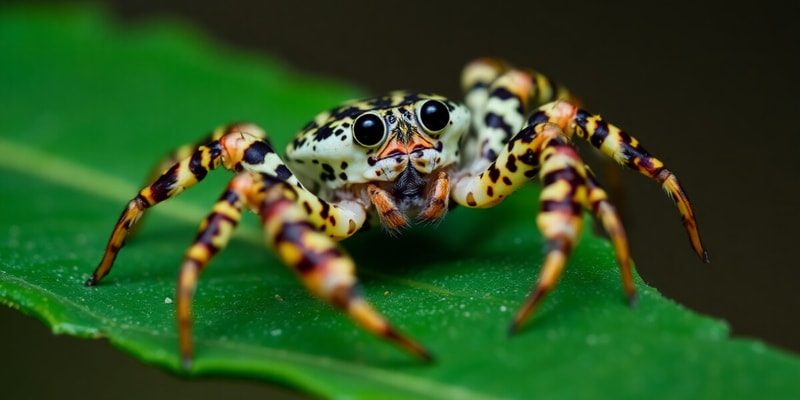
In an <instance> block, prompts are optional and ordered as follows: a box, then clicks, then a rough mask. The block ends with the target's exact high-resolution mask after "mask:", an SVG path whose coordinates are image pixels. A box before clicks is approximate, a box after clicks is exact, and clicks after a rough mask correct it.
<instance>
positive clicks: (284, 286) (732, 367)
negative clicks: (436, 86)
mask: <svg viewBox="0 0 800 400" xmlns="http://www.w3.org/2000/svg"><path fill="white" fill-rule="evenodd" d="M2 11H3V12H2V13H0V54H4V55H5V56H4V60H3V62H0V88H2V89H1V90H0V104H1V105H2V107H0V171H2V175H0V176H2V186H0V192H1V193H2V194H1V195H0V196H1V198H2V199H3V207H2V208H0V218H1V219H2V221H3V223H2V225H0V299H1V300H2V302H3V303H5V304H7V305H9V306H11V307H14V308H18V309H20V310H21V311H22V312H24V313H26V314H30V315H32V316H35V317H37V318H39V319H41V320H42V321H43V322H45V323H46V324H48V325H49V326H50V327H51V328H52V330H53V332H54V333H57V334H61V333H66V334H70V335H75V336H78V337H85V338H107V339H108V340H109V341H110V342H111V343H113V344H114V345H115V346H117V347H119V348H121V349H123V350H124V351H126V352H129V353H130V354H131V355H133V356H134V357H137V358H139V359H141V360H143V361H145V362H147V363H151V364H153V365H157V366H159V367H161V368H164V369H167V370H169V371H172V372H174V373H178V374H182V373H183V372H182V371H181V370H180V368H179V363H178V352H177V336H176V327H175V322H174V313H175V310H174V305H173V304H170V299H171V298H173V297H174V294H173V293H174V288H175V278H176V275H177V266H178V265H179V262H180V259H181V257H182V254H183V251H184V249H185V247H186V246H187V245H188V243H189V242H190V240H191V239H192V238H193V236H194V232H195V230H196V229H197V226H198V225H199V222H200V221H201V220H202V218H203V217H204V216H205V214H206V213H207V212H208V210H209V209H210V206H211V204H213V201H214V200H215V199H216V197H217V195H218V194H219V193H221V191H222V189H223V188H224V185H225V181H226V179H227V178H228V177H229V176H230V175H228V174H225V173H223V172H219V173H216V174H213V176H212V177H210V178H209V179H208V180H207V181H206V182H204V183H203V184H202V185H199V187H197V188H196V189H193V190H191V191H190V192H188V193H187V194H185V195H183V196H182V197H181V198H180V199H176V200H174V201H170V202H168V203H167V204H164V205H162V206H159V207H156V208H155V209H154V210H152V212H151V214H152V215H151V217H150V218H148V221H147V223H146V224H145V226H144V227H143V229H142V231H141V232H140V234H139V236H137V237H136V238H135V239H134V240H131V241H130V243H129V244H128V246H127V247H126V248H125V249H124V250H123V251H122V253H121V255H120V257H119V259H118V260H117V263H116V266H115V268H114V270H113V271H112V273H111V274H110V275H109V276H108V277H107V278H106V279H105V280H104V281H103V284H101V285H99V286H97V287H92V288H87V287H85V286H83V282H84V281H85V279H86V278H87V277H88V275H89V274H90V273H91V271H92V270H93V268H94V266H95V265H96V262H97V261H98V260H99V259H100V257H101V255H102V251H103V249H104V246H105V241H106V240H107V237H108V236H107V235H108V234H109V233H110V230H111V228H112V226H113V224H114V222H115V221H116V217H117V216H118V215H119V212H120V211H121V209H122V207H123V206H124V204H125V202H126V201H127V200H129V199H130V198H131V197H132V196H133V195H134V194H135V193H136V191H137V189H138V186H139V185H140V184H141V183H143V181H142V180H143V178H144V175H145V173H146V171H148V169H149V168H150V167H151V166H152V165H153V164H154V163H155V162H156V160H158V159H159V157H160V156H162V155H164V154H165V153H166V152H167V151H169V150H170V149H172V148H174V147H177V146H178V145H182V144H184V143H188V142H191V141H193V140H195V139H197V138H199V137H200V135H201V134H202V133H203V132H206V131H208V130H209V129H210V128H212V127H214V126H217V125H219V124H222V123H226V122H231V121H235V120H249V121H254V122H256V123H258V124H260V125H261V126H264V127H266V128H267V130H268V131H269V132H270V134H271V136H272V137H273V141H274V142H275V143H276V144H279V145H283V144H285V143H287V142H288V141H289V140H290V139H291V136H292V133H293V132H294V131H296V130H297V129H298V128H299V127H301V126H303V125H304V123H305V122H306V121H307V120H309V119H310V118H311V117H313V116H314V115H315V114H316V112H318V111H320V110H323V109H326V108H328V107H330V106H333V105H336V104H337V103H338V102H340V101H342V100H344V99H346V98H351V97H354V96H357V95H359V94H360V91H358V90H356V89H354V88H353V87H351V86H346V85H342V84H335V83H333V82H330V81H326V80H323V79H318V78H312V77H309V76H305V75H302V76H301V75H299V74H297V73H295V72H292V71H290V70H288V69H287V68H286V67H285V66H283V65H281V64H280V63H278V62H276V61H275V60H270V59H267V58H265V57H263V56H259V57H255V56H252V55H246V54H241V53H234V52H231V51H226V50H223V49H220V48H219V47H218V46H214V45H211V44H209V43H208V40H207V39H206V38H204V37H203V36H202V35H200V34H198V33H196V32H193V31H192V30H191V29H190V28H188V27H186V26H182V25H179V24H177V23H174V22H172V23H168V24H161V25H150V26H147V27H144V28H140V29H135V30H132V29H128V30H125V31H121V30H119V29H117V28H115V27H113V26H111V25H110V24H109V22H108V20H107V19H106V18H105V17H104V15H102V14H100V13H97V12H93V11H87V10H73V9H57V10H48V11H44V10H25V9H4V10H2ZM453 79H457V77H453ZM537 194H538V192H537V191H536V189H535V188H534V187H530V188H526V189H524V190H522V191H520V193H518V194H515V195H514V196H512V197H511V198H509V199H508V200H507V201H506V202H504V203H503V204H501V205H500V206H498V207H495V208H493V209H489V210H468V209H456V210H454V211H453V212H452V213H450V215H449V216H448V218H447V219H446V220H445V221H444V222H443V223H442V224H440V225H439V226H438V227H417V228H414V229H412V230H409V231H407V232H404V233H403V235H401V236H400V237H397V238H391V237H388V236H386V235H385V234H383V233H382V232H380V231H379V230H375V231H373V232H368V233H365V234H363V235H357V236H356V237H354V238H352V239H348V240H347V241H346V242H344V245H345V246H346V247H347V249H348V250H349V251H350V252H351V253H352V254H353V256H354V258H355V259H356V261H357V263H358V265H359V275H360V277H361V279H362V282H363V286H364V288H365V295H366V296H367V298H368V299H369V300H370V301H371V302H372V303H373V304H374V305H375V306H376V307H377V308H378V309H380V310H382V312H384V313H385V314H386V315H387V317H389V319H391V320H392V321H393V322H394V323H395V324H396V325H397V326H399V327H401V328H402V329H403V330H404V331H406V332H407V333H409V334H410V335H412V336H413V337H415V338H416V339H418V340H419V341H421V342H422V343H424V344H425V345H426V346H428V347H429V348H430V349H431V350H432V351H433V352H434V354H435V356H436V362H435V363H434V364H432V365H424V364H420V363H418V362H417V361H415V360H414V359H411V358H410V357H408V356H407V355H406V354H404V353H401V352H400V351H398V350H397V349H395V348H393V347H392V346H390V345H388V344H386V343H384V342H382V341H380V340H378V339H375V338H373V337H371V336H370V335H368V334H366V333H364V332H362V331H360V330H359V329H357V328H356V327H355V326H354V325H352V324H351V323H350V322H349V320H347V319H346V318H344V317H343V316H341V315H339V314H337V313H336V312H335V311H333V310H332V309H330V308H329V307H327V306H326V305H324V304H321V303H319V302H317V301H316V300H314V299H312V298H311V297H310V296H309V295H308V294H306V292H304V290H303V289H302V287H301V286H300V284H299V283H298V282H297V281H296V279H295V278H294V277H293V275H292V274H291V272H290V271H288V270H287V269H286V268H284V267H282V266H281V265H280V264H279V263H278V262H276V260H275V259H274V258H273V257H272V256H271V255H270V254H269V253H268V251H267V250H266V249H265V247H264V246H263V245H262V241H263V239H262V238H261V236H260V232H259V229H258V227H257V224H256V218H254V217H252V216H250V217H251V218H246V219H247V221H246V223H245V224H244V226H243V227H242V229H241V230H240V231H239V232H238V233H237V236H236V238H235V239H234V240H233V241H232V243H231V245H230V246H229V247H228V249H227V250H226V251H225V252H223V253H222V254H221V255H220V256H219V257H218V258H217V259H215V260H214V262H213V263H212V265H211V267H210V268H209V269H208V271H207V272H205V273H204V275H203V276H202V277H201V280H200V284H199V288H198V292H197V295H196V303H195V317H196V322H195V343H196V347H197V354H196V361H195V365H194V370H193V371H192V372H191V374H192V375H231V376H246V377H252V378H255V379H260V380H266V381H271V382H278V383H281V384H284V385H289V386H291V387H294V388H297V389H298V390H301V391H303V392H306V393H311V394H315V395H320V396H325V397H378V396H380V397H382V398H421V397H431V398H461V399H480V398H494V397H512V398H529V397H532V396H544V395H546V396H548V397H551V398H615V399H619V398H643V397H645V396H646V397H650V398H688V397H691V398H755V397H756V396H758V397H766V398H779V397H783V398H800V385H798V383H797V379H796V378H797V376H800V360H798V359H797V358H795V357H793V356H790V355H787V354H784V353H781V352H780V351H777V350H774V349H771V348H769V347H767V346H765V345H764V344H762V343H760V342H757V341H751V340H738V339H731V338H729V337H728V328H727V326H726V325H725V323H724V322H721V321H716V320H712V319H709V318H706V317H702V316H698V315H696V314H694V313H692V312H690V311H688V310H686V309H683V308H682V307H680V306H678V305H676V304H674V303H672V302H671V301H669V300H667V299H664V298H663V297H661V296H660V295H659V294H658V292H657V291H656V290H655V289H653V288H650V287H647V286H646V285H645V284H644V283H642V282H641V280H639V279H638V278H637V286H638V288H639V291H640V292H639V293H640V302H639V306H638V307H637V308H635V309H630V308H629V307H627V305H626V303H625V301H624V298H623V295H622V291H621V288H620V286H621V285H620V278H619V272H618V270H617V267H616V264H615V262H614V257H613V252H612V250H611V248H610V246H609V244H608V243H607V242H606V241H605V240H604V239H602V238H598V237H596V236H594V235H592V234H591V233H587V234H585V235H584V237H583V239H582V242H581V244H580V245H579V246H578V247H577V249H576V251H575V255H574V257H573V258H572V259H571V260H570V263H569V266H568V268H567V270H566V273H565V275H564V277H563V279H562V281H561V284H560V285H559V286H558V287H557V288H556V290H555V291H554V292H553V293H552V295H550V296H549V297H548V298H547V300H546V302H545V303H544V304H543V306H542V307H541V309H540V310H539V311H538V313H537V314H536V315H535V316H534V318H533V319H532V320H531V322H530V323H529V324H528V325H527V326H526V327H525V328H524V329H523V330H522V332H521V333H520V334H518V335H517V336H514V337H508V336H507V335H506V328H507V327H508V324H509V322H510V320H511V316H512V315H513V312H514V311H515V310H516V309H517V307H518V306H519V305H520V304H521V302H522V301H523V299H524V298H525V297H526V295H527V293H528V290H529V288H530V286H531V285H532V283H533V282H534V280H535V276H536V274H537V271H538V267H539V265H540V262H541V260H542V255H541V254H542V252H541V249H542V240H541V237H540V236H539V235H538V233H537V230H536V228H535V210H536V198H537ZM664 207H669V206H668V205H664ZM587 231H591V229H590V228H588V229H587ZM633 240H635V238H633ZM675 251H690V250H689V249H688V248H686V249H675ZM7 362H9V361H8V360H7Z"/></svg>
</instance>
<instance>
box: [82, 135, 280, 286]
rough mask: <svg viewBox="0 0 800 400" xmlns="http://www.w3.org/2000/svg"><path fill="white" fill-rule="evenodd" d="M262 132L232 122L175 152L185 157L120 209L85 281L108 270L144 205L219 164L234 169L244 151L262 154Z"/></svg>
mask: <svg viewBox="0 0 800 400" xmlns="http://www.w3.org/2000/svg"><path fill="white" fill-rule="evenodd" d="M251 133H252V134H251ZM253 135H255V136H253ZM264 135H265V134H264V131H263V130H261V129H260V128H258V127H257V126H255V125H251V124H233V125H228V126H226V127H223V128H220V129H217V130H216V131H214V133H212V135H211V141H208V142H206V143H205V144H202V145H200V146H198V147H197V148H195V149H194V151H188V150H185V149H184V150H179V151H178V152H176V153H175V155H176V156H177V155H184V156H185V157H184V158H182V159H181V160H179V161H177V162H176V163H174V164H172V166H170V167H169V168H166V169H165V170H164V171H163V172H162V173H161V175H160V176H158V178H156V179H155V180H154V181H153V183H151V184H150V185H148V186H146V187H145V188H144V189H142V190H141V191H140V192H139V194H138V195H137V196H136V197H134V198H133V200H131V201H130V202H129V203H128V205H127V206H126V207H125V209H124V210H123V211H122V214H121V215H120V217H119V220H118V221H117V224H116V225H115V226H114V230H113V231H112V232H111V237H110V238H109V240H108V244H107V245H106V250H105V253H104V254H103V258H102V260H101V261H100V264H99V265H98V266H97V268H95V270H94V272H93V273H92V276H91V277H90V278H89V279H88V280H87V281H86V285H87V286H93V285H96V284H97V283H98V282H100V280H101V279H102V278H103V277H104V276H106V275H107V274H108V273H109V271H110V270H111V267H112V265H113V264H114V260H115V259H116V257H117V254H119V251H120V249H121V248H122V246H123V245H124V244H125V239H126V238H127V237H128V236H129V235H130V233H131V230H132V229H133V228H134V227H135V226H136V224H137V222H138V221H139V219H140V218H141V217H142V216H143V214H144V212H145V210H146V209H148V208H150V207H152V206H154V205H156V204H158V203H160V202H162V201H164V200H167V199H170V198H173V197H175V196H177V195H179V194H181V193H182V192H183V191H184V190H186V189H188V188H190V187H192V186H194V185H195V184H196V183H197V182H200V181H201V180H203V179H204V178H205V177H206V175H207V174H208V172H209V171H211V170H212V169H215V168H217V167H218V166H220V165H222V166H223V167H225V168H226V169H229V170H236V169H239V168H241V161H242V160H243V159H245V157H247V156H246V154H247V153H257V154H262V153H265V152H268V151H272V150H271V146H270V144H269V143H268V142H267V141H265V140H262V139H260V137H263V136H264ZM242 142H244V143H247V147H245V146H241V145H240V143H242ZM179 153H180V154H179Z"/></svg>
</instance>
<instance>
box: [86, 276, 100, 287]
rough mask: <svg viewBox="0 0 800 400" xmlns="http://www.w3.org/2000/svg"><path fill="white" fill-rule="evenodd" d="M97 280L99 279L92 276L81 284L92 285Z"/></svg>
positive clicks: (95, 283)
mask: <svg viewBox="0 0 800 400" xmlns="http://www.w3.org/2000/svg"><path fill="white" fill-rule="evenodd" d="M97 282H99V279H95V277H94V276H92V277H91V278H89V279H87V280H86V282H84V283H83V284H84V285H86V286H94V285H97Z"/></svg>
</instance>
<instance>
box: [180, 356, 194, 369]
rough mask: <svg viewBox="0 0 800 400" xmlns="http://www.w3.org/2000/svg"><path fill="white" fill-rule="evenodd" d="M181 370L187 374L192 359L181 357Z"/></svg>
mask: <svg viewBox="0 0 800 400" xmlns="http://www.w3.org/2000/svg"><path fill="white" fill-rule="evenodd" d="M181 368H182V369H183V371H184V372H189V371H191V370H192V357H187V356H183V357H181Z"/></svg>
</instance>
